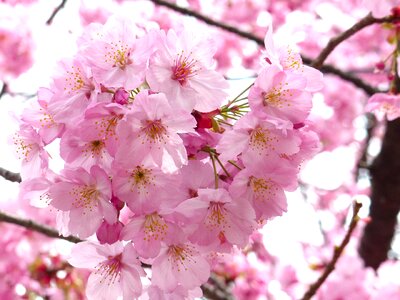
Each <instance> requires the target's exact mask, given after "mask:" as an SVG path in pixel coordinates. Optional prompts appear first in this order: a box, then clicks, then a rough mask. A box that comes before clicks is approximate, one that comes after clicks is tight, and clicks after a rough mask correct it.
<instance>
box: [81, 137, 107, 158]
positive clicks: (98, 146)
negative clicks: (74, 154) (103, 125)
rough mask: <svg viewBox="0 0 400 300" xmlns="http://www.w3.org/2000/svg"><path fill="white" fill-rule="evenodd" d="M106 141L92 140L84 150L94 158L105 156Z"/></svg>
mask: <svg viewBox="0 0 400 300" xmlns="http://www.w3.org/2000/svg"><path fill="white" fill-rule="evenodd" d="M104 146H105V144H104V142H103V141H101V140H95V141H91V142H90V143H88V144H87V146H86V148H85V149H84V150H82V152H84V153H85V154H86V155H88V154H89V155H90V156H91V157H92V158H95V157H100V158H103V151H104Z"/></svg>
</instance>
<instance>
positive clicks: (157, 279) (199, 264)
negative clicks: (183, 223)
mask: <svg viewBox="0 0 400 300" xmlns="http://www.w3.org/2000/svg"><path fill="white" fill-rule="evenodd" d="M165 243H166V244H165V245H164V246H163V247H162V249H161V252H160V254H159V256H158V257H157V258H156V259H155V260H154V262H153V265H152V278H151V283H152V284H153V285H155V286H157V287H158V288H160V289H161V290H163V291H165V292H173V291H174V290H175V289H176V288H177V287H178V286H182V287H183V288H184V289H185V290H191V289H193V288H195V287H198V286H199V285H201V284H202V283H204V282H206V281H207V279H208V277H209V276H210V265H209V263H208V262H207V260H206V259H205V258H204V254H203V253H202V251H201V249H199V248H198V247H197V246H196V245H194V244H191V243H189V242H187V241H186V238H185V236H184V234H183V232H182V231H180V230H178V229H177V230H176V232H175V234H173V235H169V239H167V240H166V241H165Z"/></svg>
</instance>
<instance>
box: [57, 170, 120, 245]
mask: <svg viewBox="0 0 400 300" xmlns="http://www.w3.org/2000/svg"><path fill="white" fill-rule="evenodd" d="M49 197H50V198H51V205H52V206H54V207H55V208H57V209H59V210H61V211H64V212H67V213H68V215H67V218H66V220H68V221H67V224H66V226H67V228H68V230H69V231H70V232H71V233H72V234H77V235H78V236H79V237H81V238H86V237H88V236H90V235H92V234H93V233H95V232H96V230H97V229H98V228H99V227H100V225H101V223H102V220H103V217H104V218H105V220H106V221H107V222H108V223H110V224H113V223H115V222H116V221H117V211H116V210H115V208H114V206H113V205H112V204H111V202H110V199H111V182H110V179H109V178H108V176H107V174H106V173H105V172H104V170H102V169H101V168H100V167H98V166H93V167H91V168H90V173H88V172H87V171H85V170H84V169H83V168H78V169H74V170H68V169H66V170H64V179H63V180H62V181H60V182H56V183H55V184H54V185H53V186H52V187H50V189H49ZM83 224H84V225H85V226H82V225H83Z"/></svg>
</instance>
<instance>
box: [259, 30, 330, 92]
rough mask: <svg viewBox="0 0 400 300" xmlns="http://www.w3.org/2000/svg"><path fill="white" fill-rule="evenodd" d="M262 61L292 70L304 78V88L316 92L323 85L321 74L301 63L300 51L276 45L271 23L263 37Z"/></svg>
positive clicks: (282, 68)
mask: <svg viewBox="0 0 400 300" xmlns="http://www.w3.org/2000/svg"><path fill="white" fill-rule="evenodd" d="M264 45H265V51H264V53H263V54H264V55H265V57H264V61H265V63H264V64H265V65H266V66H269V65H274V66H278V67H279V68H280V69H281V70H282V71H289V72H293V73H295V74H298V75H302V76H304V77H305V78H306V81H307V83H306V86H305V88H304V89H305V90H306V91H308V92H317V91H319V90H320V89H322V87H323V82H322V78H323V75H322V73H321V72H320V71H318V70H317V69H315V68H312V67H309V66H306V65H304V64H303V61H302V59H301V56H300V53H298V52H295V50H294V49H292V48H291V47H290V46H280V47H276V46H275V43H274V39H273V35H272V25H270V26H269V27H268V31H267V34H266V35H265V38H264Z"/></svg>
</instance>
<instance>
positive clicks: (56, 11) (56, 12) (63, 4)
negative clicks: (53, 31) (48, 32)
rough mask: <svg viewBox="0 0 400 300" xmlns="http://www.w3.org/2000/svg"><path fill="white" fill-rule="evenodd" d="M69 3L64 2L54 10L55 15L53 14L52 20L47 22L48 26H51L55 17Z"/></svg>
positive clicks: (65, 0) (63, 0)
mask: <svg viewBox="0 0 400 300" xmlns="http://www.w3.org/2000/svg"><path fill="white" fill-rule="evenodd" d="M66 3H67V0H62V1H61V3H60V4H59V5H58V6H57V7H56V8H55V9H54V11H53V13H52V14H51V16H50V18H49V19H48V20H47V22H46V24H47V25H51V23H52V22H53V20H54V18H55V16H56V15H57V14H58V12H59V11H60V10H62V9H63V8H64V6H65V4H66Z"/></svg>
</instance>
